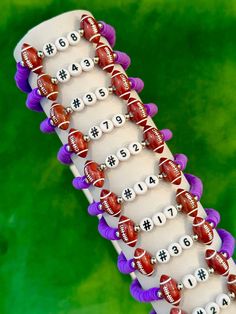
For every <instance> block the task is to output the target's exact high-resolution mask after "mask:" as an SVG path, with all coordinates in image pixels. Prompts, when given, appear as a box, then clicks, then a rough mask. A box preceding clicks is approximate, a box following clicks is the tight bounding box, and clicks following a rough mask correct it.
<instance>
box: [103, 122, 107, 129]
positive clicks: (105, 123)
mask: <svg viewBox="0 0 236 314" xmlns="http://www.w3.org/2000/svg"><path fill="white" fill-rule="evenodd" d="M103 124H104V125H105V126H106V128H107V129H108V121H103Z"/></svg>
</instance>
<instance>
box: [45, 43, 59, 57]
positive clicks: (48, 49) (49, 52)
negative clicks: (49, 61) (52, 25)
mask: <svg viewBox="0 0 236 314" xmlns="http://www.w3.org/2000/svg"><path fill="white" fill-rule="evenodd" d="M43 53H44V55H45V56H46V57H53V56H55V54H56V53H57V47H56V46H55V45H54V44H53V43H46V44H44V45H43Z"/></svg>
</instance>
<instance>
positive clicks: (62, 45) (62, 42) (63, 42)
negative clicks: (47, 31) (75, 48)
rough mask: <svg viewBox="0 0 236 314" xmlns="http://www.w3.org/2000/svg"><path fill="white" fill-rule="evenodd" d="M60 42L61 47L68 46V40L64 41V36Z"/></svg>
mask: <svg viewBox="0 0 236 314" xmlns="http://www.w3.org/2000/svg"><path fill="white" fill-rule="evenodd" d="M59 44H60V46H61V47H65V46H66V42H65V41H64V39H63V38H60V39H59Z"/></svg>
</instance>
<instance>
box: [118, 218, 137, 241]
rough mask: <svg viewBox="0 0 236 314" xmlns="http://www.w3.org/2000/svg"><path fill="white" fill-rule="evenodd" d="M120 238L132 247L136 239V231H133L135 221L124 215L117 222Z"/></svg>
mask: <svg viewBox="0 0 236 314" xmlns="http://www.w3.org/2000/svg"><path fill="white" fill-rule="evenodd" d="M118 231H119V235H120V238H121V239H122V240H123V241H124V242H125V243H126V244H127V245H129V246H131V247H134V246H135V245H136V243H137V241H138V233H137V231H135V223H134V222H133V220H131V219H130V218H128V217H126V216H121V217H120V219H119V223H118Z"/></svg>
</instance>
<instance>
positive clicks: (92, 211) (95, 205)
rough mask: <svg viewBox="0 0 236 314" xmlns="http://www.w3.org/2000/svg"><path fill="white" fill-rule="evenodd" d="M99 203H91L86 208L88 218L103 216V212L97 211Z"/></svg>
mask: <svg viewBox="0 0 236 314" xmlns="http://www.w3.org/2000/svg"><path fill="white" fill-rule="evenodd" d="M99 205H100V202H95V201H93V202H92V203H91V204H89V206H88V213H89V215H90V216H97V215H99V214H103V213H104V211H103V210H101V209H99Z"/></svg>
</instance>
